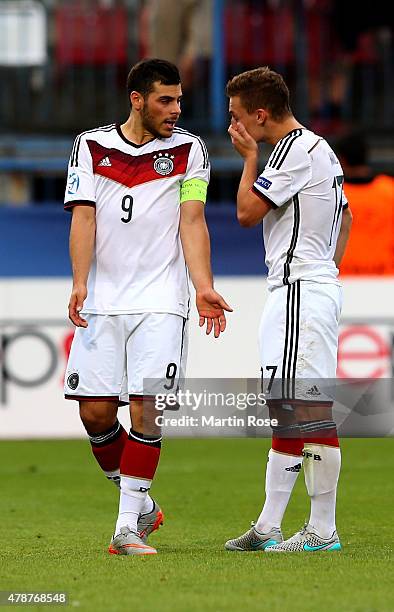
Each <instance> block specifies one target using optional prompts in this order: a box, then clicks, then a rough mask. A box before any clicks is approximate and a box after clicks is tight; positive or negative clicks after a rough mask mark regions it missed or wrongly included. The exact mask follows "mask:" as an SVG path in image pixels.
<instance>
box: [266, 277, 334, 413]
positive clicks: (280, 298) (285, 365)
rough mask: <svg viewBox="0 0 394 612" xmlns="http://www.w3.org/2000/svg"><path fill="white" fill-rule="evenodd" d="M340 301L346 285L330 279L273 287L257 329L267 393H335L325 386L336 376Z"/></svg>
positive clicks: (306, 396)
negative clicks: (320, 281) (323, 281)
mask: <svg viewBox="0 0 394 612" xmlns="http://www.w3.org/2000/svg"><path fill="white" fill-rule="evenodd" d="M341 307H342V287H341V286H340V285H335V284H331V283H330V284H329V283H327V284H323V283H315V282H310V281H296V282H295V283H293V284H291V285H286V286H283V287H278V288H277V289H274V290H273V291H271V292H270V294H269V297H268V299H267V302H266V304H265V307H264V311H263V315H262V318H261V323H260V329H259V348H260V357H261V368H262V370H261V371H262V376H263V391H264V392H265V393H266V394H267V398H271V399H273V400H275V399H286V400H296V401H297V400H300V401H308V402H311V401H313V402H314V403H326V402H327V401H329V400H330V399H331V398H329V397H327V396H326V394H325V393H324V389H325V388H326V389H327V388H329V387H330V386H331V387H332V381H333V379H335V376H336V367H337V352H338V323H339V317H340V313H341ZM305 379H307V380H305ZM330 381H331V385H330Z"/></svg>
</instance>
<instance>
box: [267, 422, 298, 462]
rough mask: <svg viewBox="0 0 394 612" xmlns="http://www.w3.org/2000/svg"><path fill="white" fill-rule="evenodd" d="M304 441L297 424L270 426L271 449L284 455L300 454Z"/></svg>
mask: <svg viewBox="0 0 394 612" xmlns="http://www.w3.org/2000/svg"><path fill="white" fill-rule="evenodd" d="M303 448H304V441H303V439H302V438H301V437H300V429H299V427H298V425H295V424H293V425H283V426H280V425H279V426H277V427H273V428H272V450H274V451H277V452H278V453H286V455H294V456H298V455H299V456H301V455H302V449H303Z"/></svg>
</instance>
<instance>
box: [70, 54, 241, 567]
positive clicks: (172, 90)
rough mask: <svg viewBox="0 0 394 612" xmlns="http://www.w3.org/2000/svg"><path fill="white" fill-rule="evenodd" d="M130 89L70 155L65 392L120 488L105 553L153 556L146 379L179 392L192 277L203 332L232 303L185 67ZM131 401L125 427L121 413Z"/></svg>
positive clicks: (155, 515)
mask: <svg viewBox="0 0 394 612" xmlns="http://www.w3.org/2000/svg"><path fill="white" fill-rule="evenodd" d="M127 91H128V96H129V101H130V105H131V110H130V115H129V118H128V119H127V121H126V122H125V123H123V124H122V125H117V124H112V125H108V126H105V127H101V128H96V129H92V130H88V131H87V132H84V133H83V134H80V135H79V136H78V137H77V138H76V140H75V142H74V146H73V149H72V152H71V157H70V163H69V171H68V181H67V187H66V195H65V208H66V209H67V210H71V211H72V213H73V216H72V222H71V232H70V254H71V261H72V271H73V289H72V293H71V297H70V303H69V317H70V319H71V321H72V322H73V323H74V325H75V326H76V328H77V329H76V332H75V336H74V340H73V343H72V347H71V352H70V356H69V360H68V365H67V369H66V376H65V396H66V398H69V399H74V400H78V401H79V405H80V416H81V419H82V422H83V425H84V426H85V429H86V431H87V433H88V436H89V439H90V442H91V446H92V451H93V454H94V456H95V458H96V459H97V461H98V463H99V465H100V466H101V468H102V469H103V471H104V473H105V474H106V476H107V478H108V479H110V480H113V481H114V482H115V483H116V484H118V485H119V486H120V502H119V514H118V519H117V522H116V527H115V533H114V537H113V538H112V541H111V545H110V548H109V552H110V553H112V554H122V555H135V554H137V555H141V554H154V553H156V550H155V549H154V548H153V547H152V546H149V545H148V544H147V543H146V538H147V537H148V535H149V534H150V533H152V532H153V531H155V530H156V529H157V528H158V527H159V525H160V524H161V523H162V522H163V513H162V511H161V510H160V508H159V506H158V504H157V503H156V502H155V501H154V500H153V499H152V498H151V497H150V496H149V490H150V487H151V483H152V480H153V477H154V474H155V471H156V467H157V465H158V461H159V455H160V447H161V431H160V429H159V428H158V427H157V426H156V425H155V416H157V414H158V413H157V411H156V410H155V408H154V405H153V399H152V396H153V393H150V392H149V391H150V389H146V387H145V386H144V380H147V379H149V380H156V381H163V386H164V388H165V390H170V389H172V392H173V389H174V388H176V386H177V385H178V382H179V380H181V379H182V377H183V375H184V366H185V358H186V336H187V320H188V317H189V302H190V300H189V287H188V272H189V273H190V276H191V279H192V282H193V285H194V287H195V289H196V301H197V309H198V312H199V317H200V319H199V321H200V326H203V325H204V324H205V323H206V333H207V334H209V333H210V332H211V331H212V329H213V330H214V336H215V337H216V338H217V337H218V336H219V335H220V333H221V332H223V331H224V330H225V327H226V317H225V314H224V311H225V310H227V311H231V308H230V307H229V306H228V305H227V304H226V302H225V301H224V299H223V298H222V297H221V296H220V295H219V294H218V293H217V292H216V291H215V290H214V288H213V279H212V273H211V268H210V241H209V234H208V230H207V226H206V222H205V217H204V204H205V200H206V193H207V185H208V182H209V161H208V154H207V149H206V146H205V144H204V142H203V141H202V140H201V138H200V137H199V136H195V135H194V134H191V133H190V132H188V131H186V130H184V129H181V128H178V127H177V126H176V123H177V120H178V118H179V115H180V113H181V108H180V101H181V96H182V90H181V84H180V77H179V72H178V69H177V68H176V66H174V65H173V64H171V63H169V62H167V61H164V60H160V59H150V60H143V61H142V62H139V63H138V64H136V65H135V66H134V67H133V68H132V69H131V71H130V73H129V76H128V80H127ZM185 264H186V265H185ZM165 390H164V392H165ZM160 392H161V393H163V389H162V390H160ZM129 403H130V417H131V429H130V432H129V433H128V434H127V433H126V431H125V430H124V428H123V427H122V425H121V424H120V423H119V421H118V418H117V412H118V407H119V405H122V404H129Z"/></svg>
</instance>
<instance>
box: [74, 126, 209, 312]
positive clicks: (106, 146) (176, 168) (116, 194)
mask: <svg viewBox="0 0 394 612" xmlns="http://www.w3.org/2000/svg"><path fill="white" fill-rule="evenodd" d="M194 178H198V179H200V180H203V181H205V182H207V183H208V182H209V162H208V155H207V150H206V147H205V144H204V143H203V141H202V140H201V138H199V137H198V136H195V135H193V134H190V132H187V131H186V130H183V129H181V128H175V129H174V133H173V135H172V136H171V137H170V138H154V139H152V140H150V141H149V142H147V143H145V144H143V145H136V144H134V143H132V142H130V141H129V140H127V139H126V138H125V137H124V135H123V133H122V131H121V129H120V126H119V125H115V124H114V125H109V126H106V127H102V128H98V129H95V130H90V131H88V132H84V133H83V134H80V135H79V136H78V137H77V138H76V140H75V142H74V146H73V149H72V153H71V157H70V162H69V171H68V181H67V187H66V195H65V208H66V209H71V208H72V207H73V206H75V205H76V204H86V205H90V206H95V207H96V222H97V229H96V244H95V253H94V259H93V262H92V266H91V269H90V272H89V278H88V296H87V298H86V300H85V304H84V307H83V312H86V313H96V314H117V313H118V314H127V313H143V312H168V313H173V314H179V315H181V316H184V317H185V316H187V314H188V303H189V286H188V273H187V269H186V265H185V260H184V256H183V251H182V245H181V241H180V236H179V219H180V189H181V185H182V183H183V182H184V181H188V180H190V179H194ZM182 205H183V206H184V205H186V206H187V204H182Z"/></svg>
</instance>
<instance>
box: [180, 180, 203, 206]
mask: <svg viewBox="0 0 394 612" xmlns="http://www.w3.org/2000/svg"><path fill="white" fill-rule="evenodd" d="M207 190H208V183H207V182H206V181H203V180H202V179H198V178H194V179H190V180H188V181H185V182H184V183H182V185H181V204H182V203H183V202H187V201H188V200H198V201H199V202H203V204H205V202H206V201H207Z"/></svg>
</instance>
